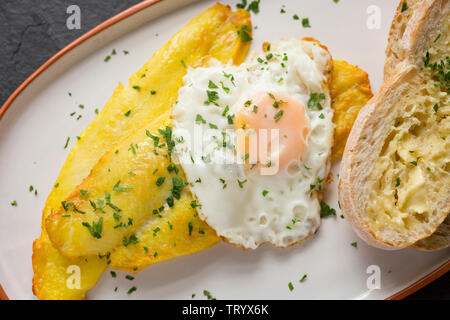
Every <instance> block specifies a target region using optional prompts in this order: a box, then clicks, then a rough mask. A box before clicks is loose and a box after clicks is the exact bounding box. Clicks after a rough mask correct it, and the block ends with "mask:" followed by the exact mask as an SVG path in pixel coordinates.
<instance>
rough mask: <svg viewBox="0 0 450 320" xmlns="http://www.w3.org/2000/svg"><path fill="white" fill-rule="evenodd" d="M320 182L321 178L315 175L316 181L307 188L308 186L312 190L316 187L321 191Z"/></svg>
mask: <svg viewBox="0 0 450 320" xmlns="http://www.w3.org/2000/svg"><path fill="white" fill-rule="evenodd" d="M322 182H323V179H320V178H319V177H317V182H316V184H311V185H310V186H309V188H310V189H311V190H314V189H315V188H317V190H319V191H322Z"/></svg>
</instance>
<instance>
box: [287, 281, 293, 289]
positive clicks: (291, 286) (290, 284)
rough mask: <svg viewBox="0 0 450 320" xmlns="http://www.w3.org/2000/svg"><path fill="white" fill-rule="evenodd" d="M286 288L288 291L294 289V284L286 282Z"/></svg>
mask: <svg viewBox="0 0 450 320" xmlns="http://www.w3.org/2000/svg"><path fill="white" fill-rule="evenodd" d="M288 288H289V291H292V290H294V285H293V284H292V282H289V283H288Z"/></svg>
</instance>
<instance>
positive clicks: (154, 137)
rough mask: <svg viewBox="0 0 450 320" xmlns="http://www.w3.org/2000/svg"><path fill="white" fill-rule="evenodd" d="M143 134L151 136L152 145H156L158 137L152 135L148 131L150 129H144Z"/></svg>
mask: <svg viewBox="0 0 450 320" xmlns="http://www.w3.org/2000/svg"><path fill="white" fill-rule="evenodd" d="M145 134H146V135H147V137H149V138H151V139H152V140H153V145H154V146H155V147H156V146H158V144H159V137H157V136H155V135H153V134H151V133H150V131H148V130H145Z"/></svg>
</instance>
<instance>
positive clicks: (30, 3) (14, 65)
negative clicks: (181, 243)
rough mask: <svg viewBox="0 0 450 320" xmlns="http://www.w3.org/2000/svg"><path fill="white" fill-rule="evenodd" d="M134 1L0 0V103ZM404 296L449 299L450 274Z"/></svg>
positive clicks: (134, 2)
mask: <svg viewBox="0 0 450 320" xmlns="http://www.w3.org/2000/svg"><path fill="white" fill-rule="evenodd" d="M266 1H267V0H266ZM393 1H394V0H393ZM138 2H140V0H95V1H94V0H69V1H67V0H0V31H1V32H0V61H1V64H0V105H2V104H3V103H4V102H5V101H6V99H7V98H8V97H9V95H10V94H11V93H12V92H13V91H14V90H15V89H16V88H17V87H18V86H19V85H20V84H21V83H22V82H23V81H24V80H25V79H26V78H27V77H28V76H29V75H30V74H31V73H32V72H33V71H35V70H36V69H37V68H39V66H41V65H42V64H43V63H44V62H45V61H47V60H48V59H49V58H50V57H51V56H52V55H54V54H55V53H56V52H58V51H59V50H60V49H62V48H63V47H64V46H66V45H67V44H69V43H70V42H71V41H73V40H75V39H76V38H78V37H79V36H81V35H82V34H84V33H86V32H87V31H89V30H90V29H92V28H93V27H95V26H96V25H98V24H99V23H101V22H103V21H105V20H106V19H108V18H110V17H112V16H113V15H115V14H117V13H119V12H121V11H123V10H124V9H126V8H129V7H131V6H132V5H134V4H136V3H138ZM236 2H239V1H236ZM73 4H75V5H78V6H80V8H81V11H82V23H81V29H80V30H68V29H67V27H66V19H67V17H68V15H67V14H66V10H67V7H68V6H70V5H73ZM405 268H407V266H405ZM408 299H447V300H450V274H449V273H447V274H446V275H444V276H443V277H441V278H440V279H438V280H436V281H435V282H433V283H431V284H430V285H428V286H427V287H425V288H424V289H422V290H420V291H418V292H417V293H415V294H413V295H411V296H410V297H409V298H408Z"/></svg>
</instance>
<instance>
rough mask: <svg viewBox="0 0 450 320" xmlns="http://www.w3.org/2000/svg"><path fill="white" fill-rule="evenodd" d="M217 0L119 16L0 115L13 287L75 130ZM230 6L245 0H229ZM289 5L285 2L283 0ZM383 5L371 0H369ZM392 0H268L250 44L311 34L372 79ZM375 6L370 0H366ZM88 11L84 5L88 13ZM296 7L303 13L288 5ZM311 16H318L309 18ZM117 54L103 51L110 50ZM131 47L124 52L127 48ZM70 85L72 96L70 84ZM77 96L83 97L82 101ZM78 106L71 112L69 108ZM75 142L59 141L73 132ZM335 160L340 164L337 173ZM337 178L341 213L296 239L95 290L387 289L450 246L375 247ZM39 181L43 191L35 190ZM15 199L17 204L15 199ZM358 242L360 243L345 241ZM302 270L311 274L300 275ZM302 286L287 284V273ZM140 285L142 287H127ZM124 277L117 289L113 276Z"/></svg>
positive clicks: (420, 272)
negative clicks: (357, 227) (375, 280)
mask: <svg viewBox="0 0 450 320" xmlns="http://www.w3.org/2000/svg"><path fill="white" fill-rule="evenodd" d="M214 2H215V1H194V0H190V1H183V0H164V1H161V2H159V3H157V4H155V5H153V6H151V7H148V8H145V9H143V10H140V11H139V12H138V13H136V14H134V15H131V16H129V17H128V18H126V19H124V20H121V21H120V22H119V23H117V24H115V25H113V26H112V27H110V28H107V29H106V30H104V31H102V32H100V33H99V34H97V35H95V36H94V37H92V38H90V39H89V40H87V41H85V42H83V43H82V44H80V45H78V46H76V47H75V48H74V49H73V50H71V51H69V53H68V54H66V55H64V56H63V57H62V58H60V59H59V60H58V61H57V62H56V63H54V64H52V65H51V66H50V67H49V68H47V69H46V70H45V71H44V72H43V73H42V74H40V75H39V76H38V77H37V78H36V79H35V80H34V81H33V82H32V83H31V85H29V86H28V87H27V88H26V89H25V90H24V91H23V92H22V93H20V94H19V96H18V98H17V99H16V100H15V101H14V102H13V104H12V105H11V107H10V108H9V110H8V111H7V112H6V114H5V116H4V117H3V119H2V120H1V121H0V155H1V156H0V181H1V183H0V213H1V214H0V283H1V284H2V286H3V288H4V290H5V291H6V293H7V295H8V296H9V297H10V298H12V299H29V298H33V297H34V296H33V294H32V292H31V279H32V267H31V254H32V250H31V245H32V241H33V240H34V239H35V238H37V237H39V234H40V223H41V211H42V208H43V206H44V202H45V199H46V197H47V195H48V193H49V192H50V190H51V188H52V186H53V183H54V181H55V180H56V177H57V175H58V172H59V170H60V168H61V166H62V164H63V163H64V161H65V158H66V157H67V155H68V153H69V150H70V147H72V146H73V143H74V141H75V140H76V139H75V137H76V136H77V135H78V134H79V133H80V132H81V131H82V130H83V128H85V127H86V126H87V125H88V124H89V123H90V122H91V121H92V119H93V118H94V117H95V113H94V109H95V108H101V107H102V106H103V105H104V104H105V102H106V101H107V100H108V98H109V97H110V96H111V94H112V92H113V90H114V88H115V87H116V86H117V83H118V82H119V81H121V82H122V83H124V84H127V83H128V80H127V79H128V77H129V76H130V75H131V74H132V73H134V72H135V71H136V70H138V69H139V67H140V66H141V65H143V64H144V63H145V62H146V61H147V60H148V59H149V58H150V56H151V55H152V53H153V52H155V51H156V50H157V49H158V48H160V47H161V46H162V45H163V44H164V43H166V42H167V41H168V40H169V38H170V37H171V35H173V34H174V33H175V32H176V31H177V30H178V29H180V28H181V27H182V26H183V25H185V24H186V23H187V22H188V21H189V19H191V18H192V17H194V16H196V15H197V14H198V13H200V12H201V11H202V10H203V9H205V8H207V7H209V6H211V5H212V4H213V3H214ZM224 2H225V3H227V4H230V5H232V6H233V7H234V6H235V4H236V3H237V2H238V1H237V0H235V1H224ZM282 4H284V5H286V11H287V13H286V14H284V15H282V14H281V13H280V9H281V5H282ZM374 4H375V5H376V7H373V5H374ZM396 4H397V1H386V0H385V1H374V0H359V1H354V0H353V1H350V0H341V1H340V2H339V3H338V4H336V3H334V1H332V0H320V1H319V0H316V1H307V0H304V1H299V0H284V1H282V2H281V1H275V0H263V1H262V3H261V6H260V7H261V12H260V13H259V14H258V15H253V18H252V19H253V24H254V26H258V28H257V30H255V31H254V41H253V44H252V47H253V49H259V48H260V46H261V44H262V42H263V41H266V40H269V41H276V40H278V39H279V38H289V37H305V36H313V37H315V38H317V39H319V40H320V41H321V42H322V43H323V44H325V45H327V46H328V47H329V49H330V51H331V53H332V54H333V56H334V58H335V59H345V60H347V61H349V62H351V63H353V64H356V65H358V66H360V67H361V68H363V69H364V70H366V71H367V72H368V73H369V75H370V79H371V82H372V87H373V90H374V91H375V90H377V89H378V88H379V87H380V85H381V81H382V70H383V62H384V48H385V45H386V44H385V43H386V38H387V34H388V29H389V26H390V22H391V20H392V16H393V13H394V10H395V7H396ZM371 6H372V7H371ZM371 10H375V11H377V10H379V13H380V17H381V20H380V29H375V30H371V29H369V28H368V27H367V20H368V19H369V16H370V14H368V11H370V12H374V11H371ZM82 14H83V13H82ZM294 14H298V15H299V16H300V20H294V19H293V18H292V16H293V15H294ZM303 17H309V19H310V23H311V26H312V28H310V29H305V28H303V27H302V24H301V18H303ZM113 48H115V49H116V50H117V52H118V55H116V56H114V57H113V58H112V59H111V60H110V61H109V62H108V63H104V62H103V59H104V58H105V56H107V55H108V54H110V53H111V51H112V49H113ZM122 50H128V51H129V52H130V54H129V55H123V54H122ZM68 92H71V93H72V97H69V96H68ZM78 104H84V105H85V106H86V108H85V109H84V110H80V109H78V108H77V105H78ZM73 111H77V112H78V113H80V112H81V114H82V115H83V117H82V118H81V119H80V120H78V121H76V120H75V119H74V118H75V117H70V116H69V114H70V113H71V112H73ZM68 136H70V137H71V141H70V143H69V148H67V149H64V144H65V142H66V139H67V137H68ZM337 168H338V164H337V163H336V164H335V165H334V168H333V170H334V173H336V172H337ZM336 180H337V178H336V176H335V182H334V183H333V184H332V185H331V186H330V187H329V191H328V194H327V196H326V201H327V202H328V203H329V204H330V205H331V206H332V207H334V208H336V209H337V211H338V215H337V217H336V218H327V219H324V220H323V224H322V227H321V228H320V231H319V232H318V234H317V235H315V236H314V237H313V238H312V239H310V240H309V241H307V242H306V243H305V244H304V245H301V246H296V247H293V248H289V249H275V248H272V247H270V246H263V247H261V248H259V249H258V250H255V251H250V252H244V251H242V250H240V249H236V248H234V247H231V246H228V245H226V244H224V243H222V244H219V245H217V246H215V247H213V248H210V249H208V250H204V251H202V252H199V253H197V254H193V255H190V256H184V257H181V258H176V259H172V260H169V261H165V262H161V263H158V264H155V265H152V266H150V267H149V268H147V269H146V270H144V271H143V272H141V273H140V274H139V275H137V276H136V279H135V280H134V281H133V282H130V281H128V280H125V279H124V276H125V273H122V272H118V277H117V278H116V279H113V278H111V276H110V274H109V272H106V273H105V274H104V275H103V276H102V278H101V279H100V281H99V283H98V284H97V286H96V287H95V288H94V289H93V290H92V291H91V292H90V293H89V294H88V298H94V299H95V298H105V299H118V298H134V299H191V295H192V294H193V293H196V298H195V299H205V297H204V296H203V294H202V292H203V290H204V289H207V290H209V291H210V292H211V293H212V294H213V295H214V296H215V297H217V298H218V299H316V298H325V299H328V298H343V299H351V298H368V299H380V298H386V297H389V296H391V295H392V294H394V293H396V292H398V291H400V290H402V289H404V288H405V287H407V286H409V285H410V284H411V283H413V282H415V281H417V280H418V279H419V278H421V277H423V276H425V275H427V274H429V273H430V272H432V271H433V270H434V269H436V268H437V267H438V266H440V265H442V264H443V263H444V262H446V261H447V260H448V258H449V253H450V251H449V250H444V251H440V252H434V253H427V252H421V251H417V250H414V249H405V250H400V251H393V252H388V251H383V250H379V249H375V248H371V247H368V246H367V245H365V244H364V243H363V242H362V241H361V240H359V239H358V237H357V236H356V234H355V233H354V232H353V231H352V229H351V228H350V227H349V225H348V224H347V223H346V221H345V220H343V219H341V218H339V215H340V213H339V209H338V204H337V192H336ZM30 185H33V186H34V187H36V188H37V189H38V196H34V194H32V193H30V192H29V191H28V188H29V186H30ZM13 200H17V202H18V206H17V207H13V206H11V205H10V203H11V201H13ZM354 241H357V242H358V247H357V248H354V247H353V246H351V245H350V244H351V243H352V242H354ZM371 265H376V266H379V268H380V275H381V288H380V289H369V288H368V287H367V279H368V277H369V276H370V274H368V273H367V268H368V267H369V266H371ZM303 274H307V275H308V279H307V280H306V281H305V282H304V283H299V279H300V278H301V277H302V275H303ZM289 282H292V283H293V284H294V286H295V289H294V290H293V291H292V292H291V291H289V289H288V283H289ZM133 285H135V286H136V287H137V288H138V289H137V291H136V292H135V293H134V294H133V295H131V296H128V295H127V294H126V292H127V290H128V289H129V288H130V287H131V286H133ZM116 286H118V287H119V290H118V292H114V287H116Z"/></svg>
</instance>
